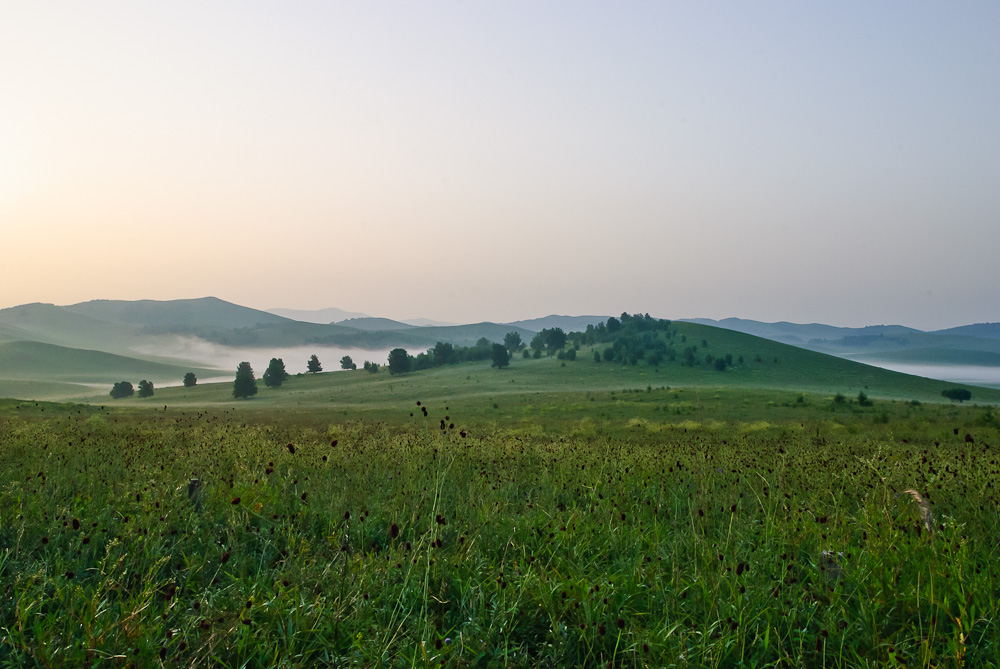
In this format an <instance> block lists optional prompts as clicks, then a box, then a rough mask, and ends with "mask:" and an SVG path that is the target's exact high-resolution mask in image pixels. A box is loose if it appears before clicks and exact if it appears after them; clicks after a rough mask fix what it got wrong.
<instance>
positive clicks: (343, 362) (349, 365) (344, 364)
mask: <svg viewBox="0 0 1000 669" xmlns="http://www.w3.org/2000/svg"><path fill="white" fill-rule="evenodd" d="M340 368H341V369H357V368H358V366H357V365H355V364H354V361H353V360H351V356H349V355H345V356H344V357H343V358H341V359H340Z"/></svg>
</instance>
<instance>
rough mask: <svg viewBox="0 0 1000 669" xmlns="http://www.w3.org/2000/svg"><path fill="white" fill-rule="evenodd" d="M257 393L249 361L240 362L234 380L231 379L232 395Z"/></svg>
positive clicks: (241, 395) (255, 380)
mask: <svg viewBox="0 0 1000 669" xmlns="http://www.w3.org/2000/svg"><path fill="white" fill-rule="evenodd" d="M256 394H257V379H255V378H254V375H253V368H252V367H251V366H250V363H249V362H241V363H240V364H239V367H237V368H236V380H235V381H233V397H235V398H237V399H239V398H241V397H251V396H253V395H256Z"/></svg>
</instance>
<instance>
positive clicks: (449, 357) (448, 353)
mask: <svg viewBox="0 0 1000 669" xmlns="http://www.w3.org/2000/svg"><path fill="white" fill-rule="evenodd" d="M430 353H431V364H432V365H433V366H435V367H440V366H441V365H450V364H451V363H453V362H456V360H455V347H454V346H452V345H451V344H449V343H447V342H443V341H439V342H438V343H436V344H434V348H433V349H431V351H430Z"/></svg>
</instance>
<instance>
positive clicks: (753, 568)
mask: <svg viewBox="0 0 1000 669" xmlns="http://www.w3.org/2000/svg"><path fill="white" fill-rule="evenodd" d="M692 327H696V326H692ZM702 332H709V331H708V330H703V331H699V330H697V329H694V330H689V331H688V332H687V336H688V338H689V339H692V338H694V337H696V336H697V335H699V334H701V333H702ZM752 339H753V338H750V339H748V338H746V336H745V335H739V334H738V333H734V339H732V340H727V339H724V338H723V337H721V336H718V335H716V336H715V337H714V338H713V340H712V341H711V342H709V344H710V346H709V348H710V349H711V350H714V351H717V352H719V353H720V354H724V353H727V352H729V353H731V354H732V355H733V356H734V357H736V358H738V357H739V356H741V355H742V356H743V357H744V358H745V360H746V361H747V362H746V363H745V364H744V365H743V367H742V368H741V367H740V366H739V365H736V366H734V367H732V368H730V369H728V370H726V371H725V372H716V371H715V370H710V369H705V368H699V367H684V366H680V365H664V366H662V367H661V368H659V369H656V368H654V367H648V366H643V365H636V366H631V365H626V366H621V365H614V364H610V363H604V362H601V363H597V362H594V361H593V360H592V358H591V357H588V356H587V355H584V354H585V353H587V351H585V350H584V351H581V356H580V359H579V360H577V361H566V362H565V366H563V362H562V361H558V360H556V359H554V358H542V359H539V360H523V359H520V358H519V359H516V360H515V361H514V362H513V364H512V366H511V368H510V369H505V370H495V369H490V368H489V367H488V366H486V364H464V365H459V366H445V367H441V368H437V369H434V370H428V371H425V372H420V373H413V374H409V375H406V376H403V377H390V376H389V375H388V374H386V373H385V372H384V371H383V372H380V373H379V374H374V375H370V374H368V373H366V372H364V371H356V372H350V373H341V372H336V373H328V374H318V375H314V376H310V375H306V376H301V377H293V378H291V379H289V381H287V382H286V384H285V385H284V386H283V387H282V388H279V389H267V388H263V387H262V388H261V391H260V393H259V394H258V395H257V396H256V397H254V398H253V399H250V400H244V401H239V402H236V401H234V400H233V399H232V397H231V395H230V393H231V385H230V384H216V385H205V386H199V387H196V388H193V389H184V388H169V389H162V390H159V389H158V390H157V392H156V395H155V396H154V397H153V398H151V399H149V400H138V399H129V400H123V401H118V402H114V403H112V402H111V400H110V399H109V398H107V397H106V395H103V396H101V397H96V396H95V397H94V398H91V399H92V400H93V403H81V404H46V403H43V402H26V401H15V400H0V456H2V457H3V458H4V461H5V462H6V463H7V465H8V466H7V467H5V468H4V470H3V471H2V472H0V516H2V518H3V519H4V524H3V525H2V526H0V591H2V592H3V593H4V597H3V599H2V600H0V621H3V622H2V623H0V666H11V667H13V666H17V667H21V666H48V667H63V666H67V667H68V666H73V667H78V666H112V667H118V666H120V667H128V666H137V667H147V666H175V665H176V666H219V667H242V666H284V667H315V666H399V667H403V666H441V665H444V666H456V667H467V666H476V667H478V666H586V667H597V666H608V665H609V664H610V665H611V666H628V667H633V666H634V667H661V666H690V667H701V666H717V667H737V666H770V667H779V666H851V667H864V666H871V667H875V666H907V667H918V666H919V667H931V666H935V667H936V666H977V667H978V666H997V660H996V658H997V657H998V656H1000V623H998V615H1000V603H998V602H1000V567H998V560H997V557H998V555H997V552H998V546H1000V515H998V512H997V509H998V508H1000V507H998V504H997V502H998V500H997V495H998V492H997V490H996V489H995V488H994V481H996V480H997V474H998V468H1000V465H998V464H997V460H998V458H997V456H996V453H995V447H994V446H993V445H994V444H996V443H998V439H1000V429H998V427H1000V411H998V409H997V408H996V407H995V406H992V405H988V403H989V402H995V401H996V397H994V396H993V395H991V394H990V391H985V390H983V391H980V390H979V389H973V392H974V400H976V401H977V402H979V403H980V404H979V405H978V406H962V405H956V404H947V403H940V402H939V401H936V400H940V399H941V398H940V390H941V388H942V387H944V385H945V384H942V383H941V382H936V381H930V380H925V379H914V378H913V377H905V376H904V375H895V374H893V373H891V372H885V371H884V370H874V369H871V368H865V367H863V366H860V365H856V366H854V367H851V366H850V363H847V362H846V361H836V363H837V365H838V367H837V368H836V369H838V370H840V372H839V373H840V374H841V376H834V377H833V378H832V379H828V380H827V379H824V377H823V376H822V374H823V373H824V369H825V368H824V367H823V366H824V365H829V364H833V363H830V362H829V361H828V360H826V357H825V356H818V357H812V356H817V355H818V354H811V353H809V352H807V351H806V352H803V353H802V357H800V358H799V357H795V356H794V355H793V354H791V353H789V350H788V349H787V347H781V348H780V349H779V348H776V349H773V351H772V352H771V355H768V353H769V349H767V348H766V347H767V345H768V344H769V342H765V341H764V340H759V341H752ZM699 340H700V337H699ZM738 346H744V347H745V348H743V349H740V348H737V347H738ZM775 346H781V345H775ZM774 351H780V352H781V357H779V359H778V361H777V362H775V361H774V360H773V358H774V357H778V356H777V354H776V353H774ZM758 355H759V356H760V357H761V359H762V362H761V363H752V364H751V363H750V362H749V361H751V360H754V359H755V358H756V357H757V356H758ZM796 355H797V354H796ZM841 363H843V365H846V366H841ZM753 365H758V367H756V368H755V367H754V366H753ZM785 370H788V371H785ZM851 370H855V371H853V372H852V371H851ZM783 374H784V375H785V376H782V375H783ZM765 380H769V381H770V385H768V384H767V383H764V381H765ZM866 386H867V387H866ZM862 390H863V391H865V392H866V393H867V394H869V395H870V397H872V398H873V399H874V404H873V406H862V405H860V404H859V403H858V402H857V401H856V399H855V396H856V395H857V393H858V392H860V391H862ZM837 393H842V394H843V395H845V399H844V401H837V400H836V399H835V397H836V394H837ZM102 405H103V406H102ZM191 479H198V480H199V481H201V482H203V484H202V487H201V488H200V489H198V490H193V489H192V488H191V487H190V480H191ZM908 490H916V491H918V493H919V495H920V499H921V500H922V501H918V500H917V499H915V497H914V496H913V495H912V494H910V493H908V492H907V491H908Z"/></svg>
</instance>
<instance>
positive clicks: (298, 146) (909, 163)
mask: <svg viewBox="0 0 1000 669" xmlns="http://www.w3.org/2000/svg"><path fill="white" fill-rule="evenodd" d="M997 25H1000V5H997V4H994V3H969V4H962V5H940V4H912V3H906V2H901V1H890V2H885V3H878V4H872V3H863V2H850V1H848V2H842V3H836V4H833V5H803V4H801V3H791V2H765V3H754V4H752V5H749V4H745V3H737V2H720V3H715V4H711V5H700V4H699V5H696V4H688V3H685V4H680V3H678V4H668V3H634V2H633V3H624V4H618V5H613V6H612V5H607V4H602V3H595V2H573V3H569V2H550V3H541V4H539V3H527V2H511V3H504V4H502V5H485V4H478V3H464V4H463V3H458V2H428V3H421V4H412V3H400V2H387V3H383V4H378V5H371V4H351V3H336V2H334V3H318V2H303V3H297V4H295V5H280V6H279V5H273V4H268V3H262V2H247V3H240V4H238V5H236V4H229V3H212V2H210V3H191V2H178V3H169V4H163V3H152V2H136V3H127V4H123V3H113V2H106V1H100V0H99V1H97V2H92V3H86V4H75V3H62V4H59V5H58V6H57V7H56V8H55V9H54V10H53V6H51V5H41V4H36V3H13V4H10V5H8V6H6V7H5V8H4V10H3V21H0V59H2V60H3V62H6V63H10V64H15V65H16V66H13V67H8V68H7V69H6V71H5V72H4V74H3V82H4V90H5V93H6V96H5V104H4V112H3V114H4V123H3V124H0V223H2V225H3V230H4V235H5V241H6V243H7V245H8V248H10V249H12V250H14V252H13V253H11V254H10V257H9V258H8V259H7V262H5V263H4V264H3V266H2V268H0V307H12V306H17V305H20V304H25V303H30V302H48V303H54V304H73V303H78V302H83V301H88V300H91V299H122V300H136V299H156V300H170V299H184V298H190V297H202V296H207V295H212V296H216V297H219V298H220V299H223V300H226V301H229V302H233V303H236V304H240V305H243V306H248V307H253V308H257V309H262V310H263V309H268V308H275V305H281V307H282V308H288V309H322V308H327V307H337V308H340V309H343V310H345V311H356V312H364V313H368V314H371V315H373V316H380V317H386V318H393V319H395V320H412V319H414V318H427V319H431V320H437V321H444V322H458V323H474V322H480V321H484V320H489V321H494V322H510V321H516V320H525V319H530V318H537V317H541V316H545V315H549V314H573V315H577V314H579V315H583V314H618V313H621V312H622V311H628V312H630V313H634V312H643V313H645V312H648V313H650V314H651V315H654V316H657V317H663V318H673V319H681V318H712V319H723V318H729V317H735V318H746V319H752V320H758V321H763V322H776V321H789V322H794V323H826V324H830V325H839V326H846V327H860V326H864V325H877V324H900V325H907V326H910V327H914V328H918V329H922V330H936V329H943V328H949V327H955V326H960V325H967V324H972V323H983V322H997V321H1000V313H998V306H1000V287H998V284H997V282H996V280H995V274H996V272H995V258H994V256H995V251H996V249H997V248H1000V189H997V188H996V187H995V184H994V182H995V180H996V179H995V176H994V175H996V174H1000V124H997V123H996V121H995V116H996V110H997V109H998V108H1000V70H998V69H997V68H996V63H998V62H1000V41H998V40H997V39H996V35H995V32H996V31H995V27H996V26H997Z"/></svg>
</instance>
